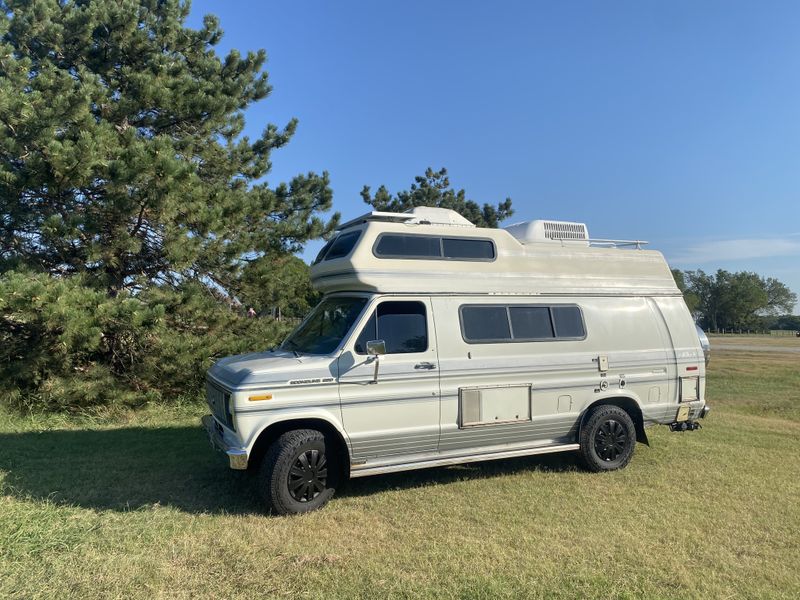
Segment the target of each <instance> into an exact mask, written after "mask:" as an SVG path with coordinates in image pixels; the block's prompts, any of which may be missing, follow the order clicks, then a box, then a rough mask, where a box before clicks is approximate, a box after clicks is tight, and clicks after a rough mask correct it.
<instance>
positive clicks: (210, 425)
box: [201, 415, 247, 471]
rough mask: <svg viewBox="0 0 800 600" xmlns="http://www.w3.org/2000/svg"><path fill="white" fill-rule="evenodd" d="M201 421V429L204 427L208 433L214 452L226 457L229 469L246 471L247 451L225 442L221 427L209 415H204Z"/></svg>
mask: <svg viewBox="0 0 800 600" xmlns="http://www.w3.org/2000/svg"><path fill="white" fill-rule="evenodd" d="M201 421H202V422H203V427H205V428H206V431H207V432H208V437H209V439H210V440H211V445H212V446H213V447H214V448H215V449H216V450H220V451H222V452H224V453H225V454H227V455H228V462H229V464H230V467H231V469H236V470H237V471H244V470H245V469H247V450H246V449H244V448H241V447H239V446H234V445H233V444H229V443H228V442H226V441H225V435H224V432H223V429H222V425H220V424H219V423H217V422H216V421H215V420H214V417H212V416H211V415H205V416H204V417H203V418H202V419H201Z"/></svg>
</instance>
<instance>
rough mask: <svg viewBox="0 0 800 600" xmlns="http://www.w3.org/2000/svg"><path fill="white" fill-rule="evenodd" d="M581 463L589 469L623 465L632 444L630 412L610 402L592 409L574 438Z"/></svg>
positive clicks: (632, 447)
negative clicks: (577, 444)
mask: <svg viewBox="0 0 800 600" xmlns="http://www.w3.org/2000/svg"><path fill="white" fill-rule="evenodd" d="M578 442H579V443H580V455H581V460H582V462H583V464H584V465H585V466H586V468H587V469H589V470H590V471H613V470H615V469H621V468H622V467H624V466H625V465H627V464H628V463H629V462H630V461H631V458H632V457H633V450H634V447H635V446H636V428H635V427H634V425H633V419H631V417H630V415H629V414H628V413H627V412H626V411H625V410H623V409H622V408H620V407H619V406H615V405H613V404H601V405H600V406H596V407H595V408H593V409H592V411H591V412H590V413H589V414H588V415H587V417H586V420H585V421H584V423H583V426H582V427H581V430H580V435H579V437H578Z"/></svg>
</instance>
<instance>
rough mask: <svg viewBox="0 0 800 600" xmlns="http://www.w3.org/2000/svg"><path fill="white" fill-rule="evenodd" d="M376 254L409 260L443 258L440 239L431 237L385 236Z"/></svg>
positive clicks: (377, 246) (379, 243)
mask: <svg viewBox="0 0 800 600" xmlns="http://www.w3.org/2000/svg"><path fill="white" fill-rule="evenodd" d="M375 254H376V255H377V256H378V257H383V256H402V257H407V258H441V256H442V249H441V247H440V243H439V238H438V237H434V236H429V235H384V236H381V239H380V240H378V244H377V245H376V246H375Z"/></svg>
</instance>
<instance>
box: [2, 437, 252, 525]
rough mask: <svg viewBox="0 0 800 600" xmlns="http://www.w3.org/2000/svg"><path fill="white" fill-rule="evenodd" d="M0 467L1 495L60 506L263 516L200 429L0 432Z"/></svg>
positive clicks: (240, 476)
mask: <svg viewBox="0 0 800 600" xmlns="http://www.w3.org/2000/svg"><path fill="white" fill-rule="evenodd" d="M0 470H1V471H5V472H6V477H5V484H4V486H3V487H4V488H5V489H4V490H3V491H4V493H6V494H12V495H15V496H18V497H23V498H24V497H32V498H35V499H40V500H44V499H50V500H52V501H53V502H56V503H59V504H74V505H78V506H82V507H86V508H95V509H106V510H109V509H110V510H120V511H126V510H135V509H137V508H142V507H148V506H152V505H154V504H160V505H163V506H172V507H175V508H178V509H180V510H184V511H187V512H193V513H204V512H212V513H221V512H227V513H234V514H248V513H259V512H263V507H262V505H261V502H260V501H259V499H258V497H257V496H256V494H255V490H254V488H253V486H252V485H250V482H249V480H248V479H249V478H247V477H246V474H245V473H242V472H237V471H231V470H230V469H228V468H227V460H226V459H225V457H224V456H223V455H222V454H221V453H219V452H215V451H214V450H212V448H211V445H210V444H209V442H208V437H207V436H206V433H205V431H204V430H203V429H202V428H201V427H200V425H199V424H198V426H197V427H166V428H157V429H153V428H129V429H111V430H101V431H94V430H83V431H45V432H41V433H18V434H17V433H9V434H0ZM9 488H10V489H9Z"/></svg>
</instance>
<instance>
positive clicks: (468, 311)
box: [461, 306, 511, 342]
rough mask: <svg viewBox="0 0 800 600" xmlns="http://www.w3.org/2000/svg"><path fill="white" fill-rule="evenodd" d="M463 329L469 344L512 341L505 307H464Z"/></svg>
mask: <svg viewBox="0 0 800 600" xmlns="http://www.w3.org/2000/svg"><path fill="white" fill-rule="evenodd" d="M461 327H462V333H463V334H464V339H465V340H466V341H468V342H490V341H492V342H494V341H497V342H501V341H508V340H510V339H511V329H510V328H509V325H508V312H507V311H506V307H505V306H463V307H462V308H461Z"/></svg>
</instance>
